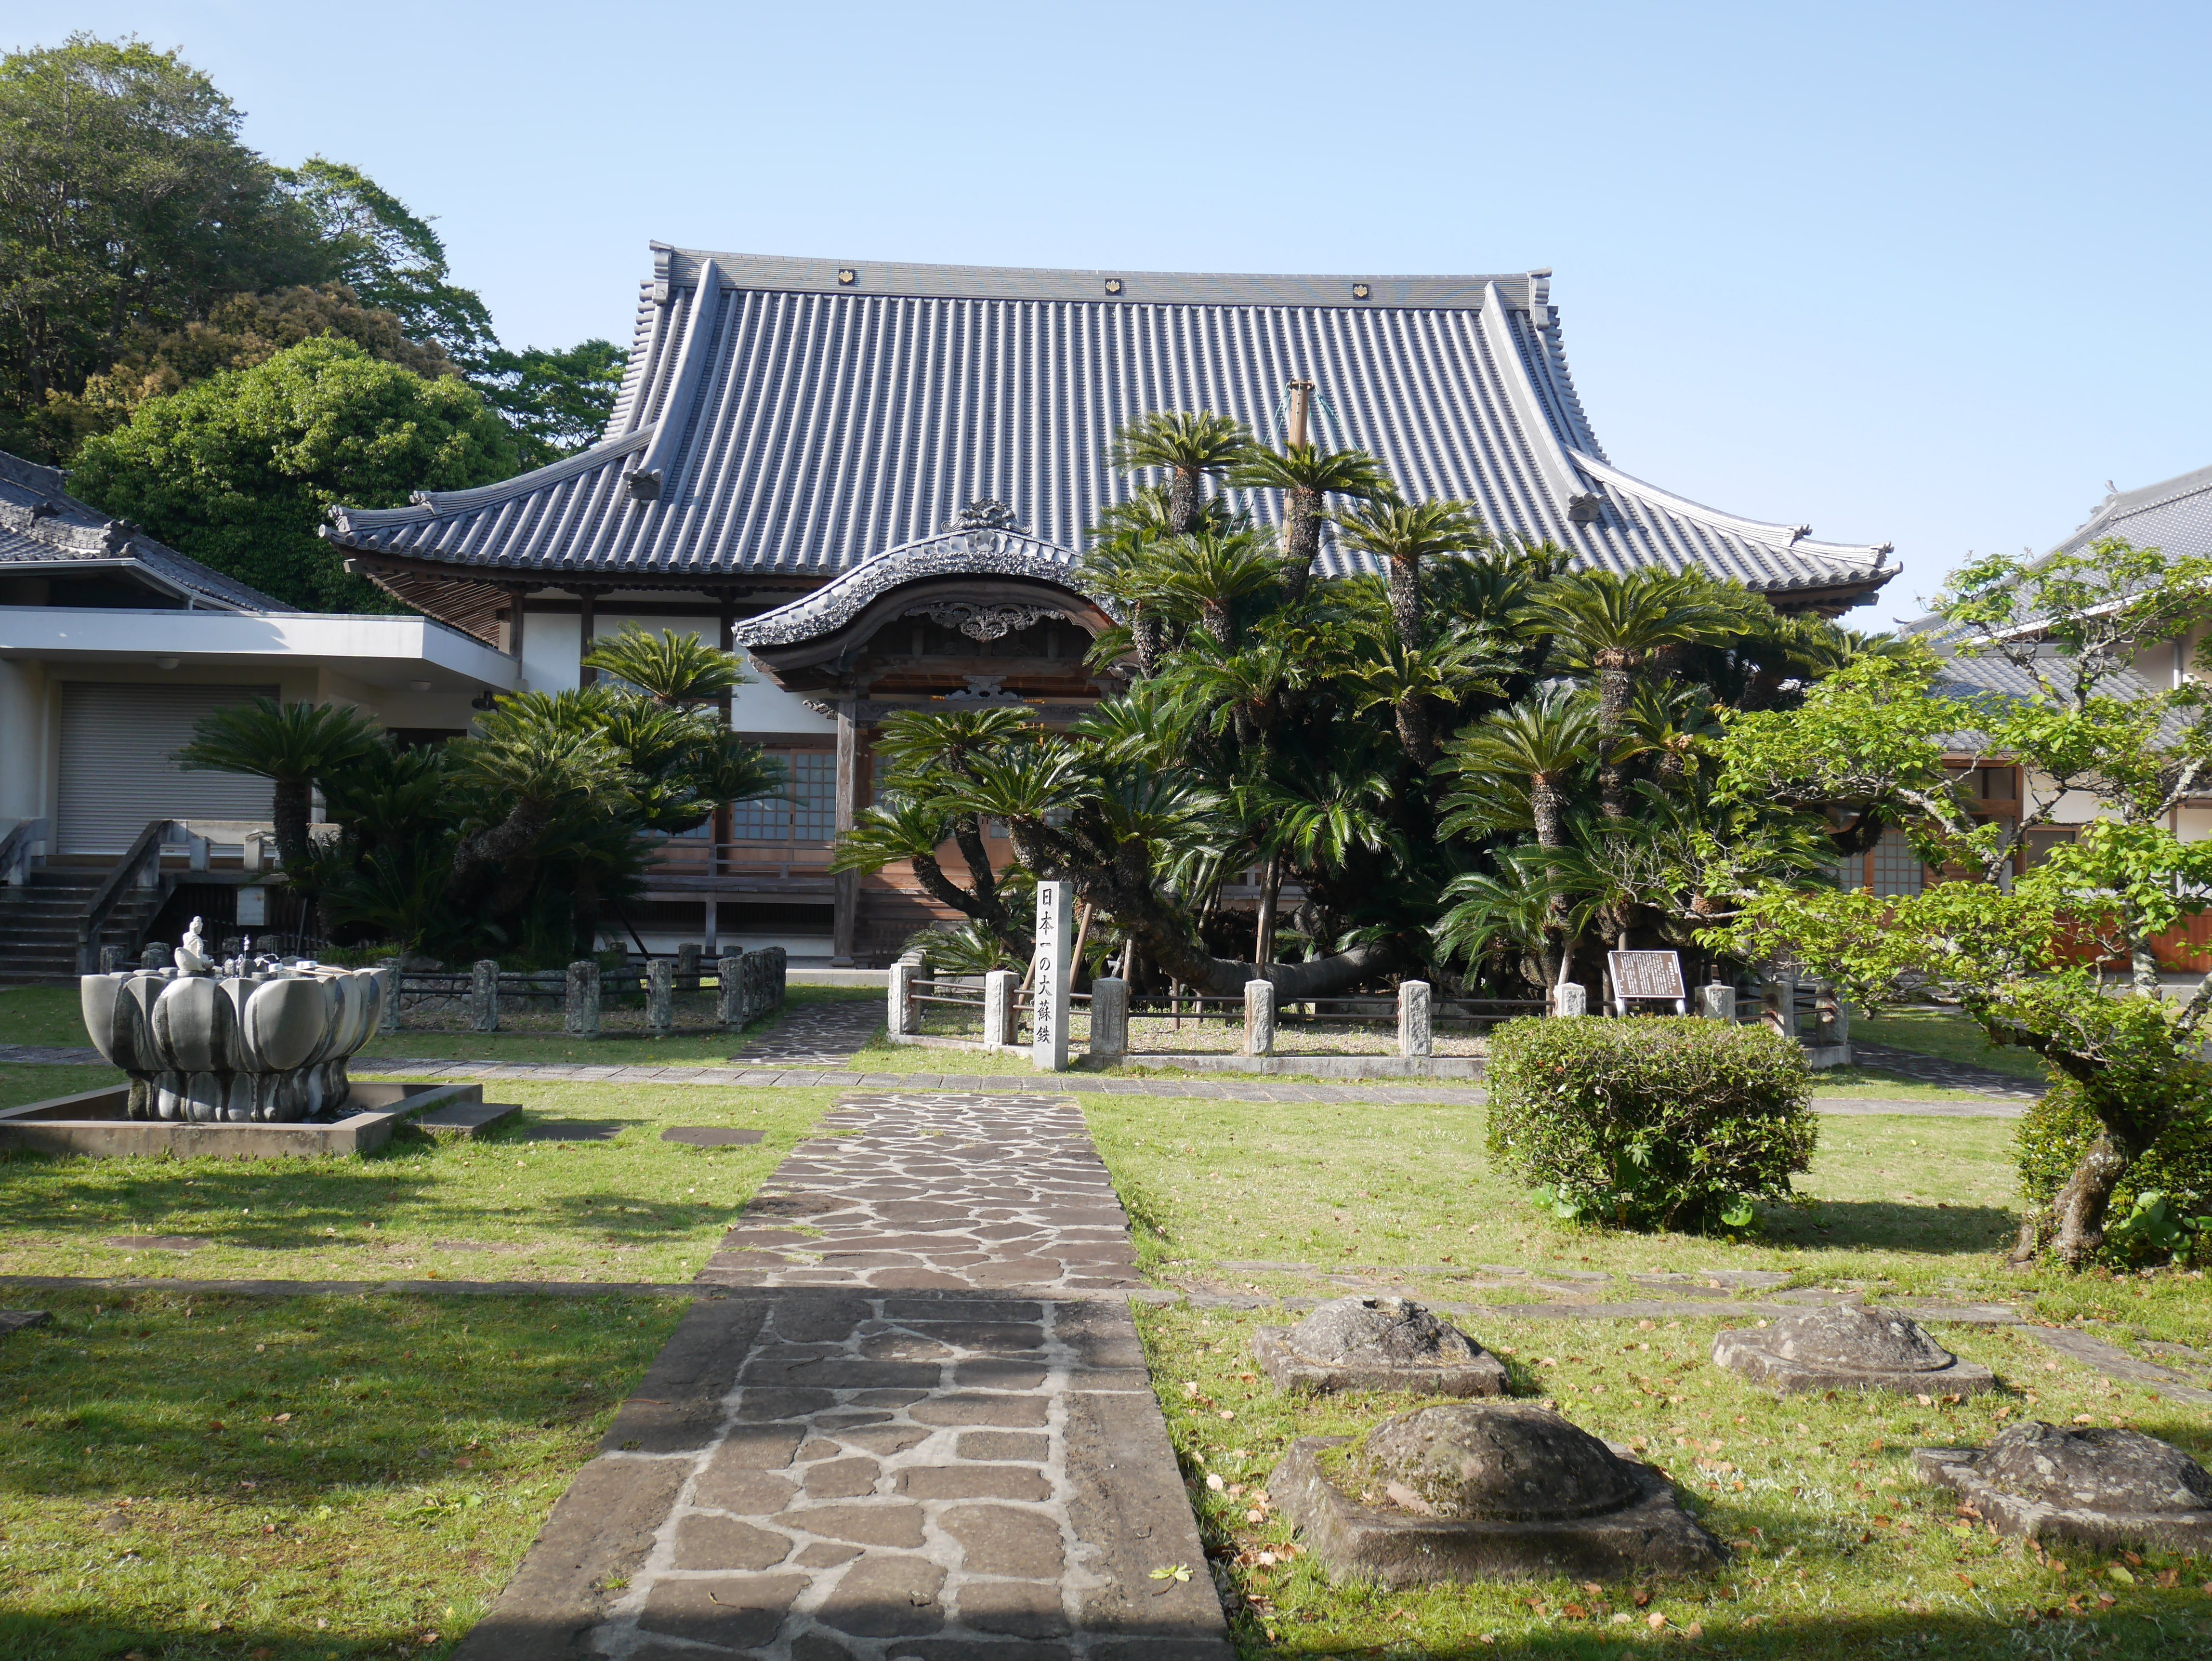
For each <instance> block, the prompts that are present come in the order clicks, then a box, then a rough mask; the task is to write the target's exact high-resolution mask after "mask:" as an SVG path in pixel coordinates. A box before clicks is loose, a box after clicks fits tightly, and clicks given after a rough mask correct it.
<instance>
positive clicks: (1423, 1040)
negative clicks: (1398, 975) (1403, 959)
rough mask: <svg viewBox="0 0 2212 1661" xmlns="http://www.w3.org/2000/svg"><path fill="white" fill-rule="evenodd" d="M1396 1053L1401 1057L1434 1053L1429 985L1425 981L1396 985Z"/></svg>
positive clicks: (1402, 982)
mask: <svg viewBox="0 0 2212 1661" xmlns="http://www.w3.org/2000/svg"><path fill="white" fill-rule="evenodd" d="M1398 1053H1399V1054H1400V1055H1401V1056H1432V1055H1434V1054H1435V1053H1436V1040H1435V1037H1434V1030H1433V1028H1432V1026H1431V1023H1430V1020H1429V983H1427V982H1426V981H1401V982H1399V983H1398Z"/></svg>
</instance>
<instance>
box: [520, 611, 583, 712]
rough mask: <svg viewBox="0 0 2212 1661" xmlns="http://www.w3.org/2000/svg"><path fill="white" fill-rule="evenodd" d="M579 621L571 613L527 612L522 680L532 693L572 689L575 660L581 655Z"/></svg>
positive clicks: (524, 629)
mask: <svg viewBox="0 0 2212 1661" xmlns="http://www.w3.org/2000/svg"><path fill="white" fill-rule="evenodd" d="M583 624H584V620H583V618H580V617H578V616H576V615H575V614H574V613H573V612H569V613H565V614H564V613H562V612H560V611H532V612H531V613H530V615H529V617H528V618H526V620H525V622H524V624H523V627H522V678H523V679H524V680H526V682H528V683H529V686H530V690H531V691H533V692H573V691H575V690H576V685H577V682H578V679H579V672H578V669H579V666H578V663H577V660H578V659H580V658H581V657H582V656H583V652H582V650H581V649H580V642H581V641H582V639H583V633H584V627H583ZM594 632H595V633H596V632H597V631H596V630H595V631H594Z"/></svg>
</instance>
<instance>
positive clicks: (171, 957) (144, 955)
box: [138, 940, 177, 969]
mask: <svg viewBox="0 0 2212 1661" xmlns="http://www.w3.org/2000/svg"><path fill="white" fill-rule="evenodd" d="M176 961H177V954H176V952H175V950H174V949H173V948H172V947H170V946H163V945H162V944H161V942H160V941H158V940H156V941H155V943H154V944H152V945H151V946H148V947H147V948H146V949H145V950H144V951H143V952H140V953H139V954H138V966H139V967H140V968H141V969H171V968H173V967H175V965H176Z"/></svg>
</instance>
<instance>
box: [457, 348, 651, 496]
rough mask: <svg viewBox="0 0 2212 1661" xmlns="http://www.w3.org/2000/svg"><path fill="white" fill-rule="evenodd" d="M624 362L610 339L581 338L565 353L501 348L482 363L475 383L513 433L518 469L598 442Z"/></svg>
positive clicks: (626, 358) (618, 389)
mask: <svg viewBox="0 0 2212 1661" xmlns="http://www.w3.org/2000/svg"><path fill="white" fill-rule="evenodd" d="M628 364H629V353H627V352H625V351H624V350H623V349H622V348H621V347H619V346H617V345H616V344H614V342H612V341H611V340H596V339H594V340H586V341H584V342H582V343H580V344H577V345H574V346H571V347H569V348H568V350H566V351H548V350H545V349H544V347H540V346H530V347H526V348H525V349H524V350H521V351H519V352H510V351H507V350H499V351H495V352H493V353H491V354H490V355H489V356H488V357H487V358H486V359H485V361H484V367H483V371H482V372H481V373H480V374H477V376H476V382H477V386H479V387H481V388H482V389H483V395H484V400H485V402H487V403H489V405H491V407H492V408H493V409H494V410H495V411H498V412H499V415H500V417H501V419H502V420H504V421H505V422H506V423H507V425H508V426H509V427H511V428H513V430H514V439H515V445H516V447H517V448H518V450H519V451H520V453H521V457H522V465H524V466H526V467H542V466H544V465H545V464H546V463H548V462H550V461H558V460H559V459H561V458H562V456H565V455H573V454H574V453H576V452H577V451H579V450H581V449H586V448H588V447H590V446H591V445H592V444H594V443H596V442H597V441H598V440H599V435H600V433H601V432H603V431H604V430H605V428H606V424H607V418H608V417H610V416H611V415H612V414H613V413H614V409H615V398H616V396H617V394H618V393H619V392H621V391H622V384H623V370H624V369H625V368H626V367H627V366H628Z"/></svg>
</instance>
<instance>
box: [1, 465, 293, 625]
mask: <svg viewBox="0 0 2212 1661" xmlns="http://www.w3.org/2000/svg"><path fill="white" fill-rule="evenodd" d="M63 565H66V566H70V567H73V568H75V569H76V570H78V571H81V572H90V571H93V570H97V569H110V570H112V571H113V572H115V573H116V574H117V575H120V576H124V577H125V578H127V579H129V580H131V581H140V582H146V583H149V584H150V585H151V586H152V587H156V588H159V589H162V590H165V591H167V592H168V593H173V594H176V595H178V596H179V597H180V598H184V599H188V600H189V601H190V602H191V604H192V605H197V606H206V607H210V608H211V609H213V610H216V611H291V610H293V609H294V608H293V607H291V606H289V605H284V604H283V602H282V601H279V600H275V599H270V597H269V596H268V595H267V594H264V593H262V592H261V591H260V590H259V589H258V588H249V587H246V584H244V583H242V582H238V581H233V580H232V579H231V578H229V577H227V576H225V575H222V573H221V572H220V571H214V570H210V569H209V568H208V567H206V566H204V565H203V564H201V563H199V561H197V560H196V559H192V558H190V557H186V556H185V555H183V554H180V553H179V552H178V551H176V550H175V549H173V548H172V547H169V546H168V545H167V544H164V543H160V542H156V541H155V540H154V538H151V537H149V536H148V535H147V534H146V533H145V532H143V531H141V530H139V529H138V528H137V526H134V525H132V524H131V523H130V522H129V521H128V520H119V519H111V518H109V517H108V516H107V515H106V514H103V513H101V512H100V509H98V508H94V507H91V506H89V505H88V504H87V503H85V502H79V501H78V500H77V499H76V497H75V496H71V495H70V494H69V493H68V491H66V490H64V489H63V488H62V475H61V474H60V472H58V471H57V470H55V469H54V468H52V467H41V466H40V465H38V464H37V463H35V462H31V461H26V460H24V459H22V458H21V457H20V456H13V455H9V454H8V453H6V452H5V451H0V570H9V569H12V570H15V571H16V572H18V573H21V572H22V571H23V569H25V568H26V567H33V566H43V567H48V568H52V567H57V566H63Z"/></svg>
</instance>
